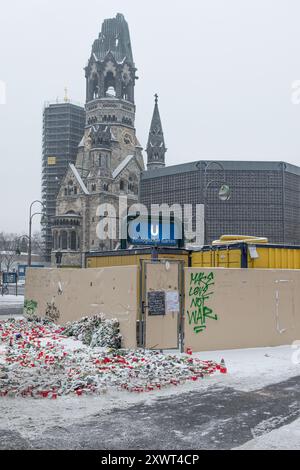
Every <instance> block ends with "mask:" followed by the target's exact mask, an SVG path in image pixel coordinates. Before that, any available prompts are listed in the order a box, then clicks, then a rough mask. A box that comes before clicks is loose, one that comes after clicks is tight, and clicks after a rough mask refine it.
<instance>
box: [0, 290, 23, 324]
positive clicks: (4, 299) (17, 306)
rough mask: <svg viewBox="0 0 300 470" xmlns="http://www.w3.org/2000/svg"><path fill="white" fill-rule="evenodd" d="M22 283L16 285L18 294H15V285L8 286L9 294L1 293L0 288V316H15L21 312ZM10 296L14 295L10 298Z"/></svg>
mask: <svg viewBox="0 0 300 470" xmlns="http://www.w3.org/2000/svg"><path fill="white" fill-rule="evenodd" d="M24 291H25V286H24V284H22V285H19V286H18V291H17V293H18V295H17V296H16V286H15V285H10V286H9V295H8V296H7V295H1V290H0V317H1V318H2V317H3V316H16V315H21V314H22V313H23V302H24ZM11 296H14V298H13V299H12V298H11Z"/></svg>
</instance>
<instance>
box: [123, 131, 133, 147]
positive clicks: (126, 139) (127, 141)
mask: <svg viewBox="0 0 300 470" xmlns="http://www.w3.org/2000/svg"><path fill="white" fill-rule="evenodd" d="M123 142H124V144H126V145H133V142H132V137H131V135H130V134H128V132H124V133H123Z"/></svg>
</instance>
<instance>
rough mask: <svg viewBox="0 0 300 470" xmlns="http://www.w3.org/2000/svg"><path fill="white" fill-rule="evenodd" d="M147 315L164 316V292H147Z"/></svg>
mask: <svg viewBox="0 0 300 470" xmlns="http://www.w3.org/2000/svg"><path fill="white" fill-rule="evenodd" d="M148 311H149V315H165V314H166V293H165V292H164V291H152V292H148Z"/></svg>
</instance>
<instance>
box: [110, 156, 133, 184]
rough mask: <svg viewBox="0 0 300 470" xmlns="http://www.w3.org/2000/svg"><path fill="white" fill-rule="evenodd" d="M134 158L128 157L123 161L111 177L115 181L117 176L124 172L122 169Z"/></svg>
mask: <svg viewBox="0 0 300 470" xmlns="http://www.w3.org/2000/svg"><path fill="white" fill-rule="evenodd" d="M133 158H134V155H128V156H127V157H126V158H125V160H123V161H122V162H121V163H120V165H119V166H117V168H116V169H115V171H114V172H113V174H112V177H113V178H114V179H115V178H117V176H119V174H120V173H121V172H122V171H123V170H124V168H125V167H126V166H127V165H128V163H129V162H131V160H132V159H133Z"/></svg>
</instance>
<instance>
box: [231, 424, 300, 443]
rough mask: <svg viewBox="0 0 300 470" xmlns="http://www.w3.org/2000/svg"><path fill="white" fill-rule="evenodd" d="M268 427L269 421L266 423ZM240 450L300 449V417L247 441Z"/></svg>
mask: <svg viewBox="0 0 300 470" xmlns="http://www.w3.org/2000/svg"><path fill="white" fill-rule="evenodd" d="M265 424H266V428H268V424H269V423H268V422H266V423H265ZM237 449H238V450H274V449H276V450H291V449H292V450H300V419H296V420H295V421H293V422H292V423H291V424H288V425H287V426H282V427H280V428H278V429H275V430H274V431H271V432H266V434H263V435H262V436H260V437H256V438H255V439H253V440H252V441H249V442H247V443H246V444H244V445H243V446H241V447H238V448H237Z"/></svg>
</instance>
